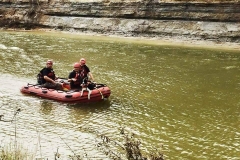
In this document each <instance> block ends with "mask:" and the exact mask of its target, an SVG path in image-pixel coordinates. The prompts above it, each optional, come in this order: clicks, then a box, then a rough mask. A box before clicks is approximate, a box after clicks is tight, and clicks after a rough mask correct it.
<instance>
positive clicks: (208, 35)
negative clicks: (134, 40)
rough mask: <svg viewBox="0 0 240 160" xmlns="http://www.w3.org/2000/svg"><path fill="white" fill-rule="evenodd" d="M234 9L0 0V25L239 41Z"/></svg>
mask: <svg viewBox="0 0 240 160" xmlns="http://www.w3.org/2000/svg"><path fill="white" fill-rule="evenodd" d="M226 2H227V1H226ZM239 8H240V2H231V3H230V2H227V3H189V2H177V3H166V2H159V1H156V0H144V1H137V0H136V1H126V2H125V1H108V0H104V1H100V0H92V1H74V0H72V1H71V2H70V1H68V2H64V0H60V1H55V0H40V1H37V0H32V1H26V0H22V1H21V0H20V1H16V2H14V1H7V0H0V27H20V28H21V27H24V28H26V29H31V28H34V27H46V28H56V29H62V30H74V31H81V32H96V33H101V34H118V35H125V36H147V37H178V36H181V37H185V38H191V39H208V40H209V39H210V40H213V41H222V42H239V41H240V23H239V22H240V10H239Z"/></svg>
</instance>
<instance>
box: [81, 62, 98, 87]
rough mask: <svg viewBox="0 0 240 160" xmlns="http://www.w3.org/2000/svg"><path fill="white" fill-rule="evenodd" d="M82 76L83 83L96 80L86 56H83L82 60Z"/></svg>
mask: <svg viewBox="0 0 240 160" xmlns="http://www.w3.org/2000/svg"><path fill="white" fill-rule="evenodd" d="M79 63H80V65H81V66H80V70H79V72H80V77H81V79H82V83H85V84H86V83H87V82H88V81H92V82H93V81H94V79H93V75H92V73H91V72H90V69H89V68H88V66H87V65H86V60H85V58H81V59H80V61H79ZM89 78H90V79H89Z"/></svg>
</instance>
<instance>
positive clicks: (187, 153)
mask: <svg viewBox="0 0 240 160" xmlns="http://www.w3.org/2000/svg"><path fill="white" fill-rule="evenodd" d="M0 36H1V37H2V39H0V60H1V62H2V63H0V73H1V74H0V79H1V80H2V81H1V84H2V85H1V90H0V97H1V100H0V109H1V110H0V115H4V119H11V118H12V117H13V114H14V111H16V109H17V108H19V107H20V108H21V112H20V113H19V114H18V115H17V121H16V127H15V123H7V122H2V121H0V129H1V133H0V135H1V136H0V142H1V144H4V143H6V142H7V141H11V140H13V139H14V138H15V130H16V133H17V134H16V135H17V140H18V141H20V142H22V143H24V144H26V145H28V144H31V148H34V151H33V153H34V154H35V155H36V157H46V158H50V157H53V155H54V153H55V152H56V151H57V148H58V149H59V152H60V154H62V159H67V157H68V155H74V154H76V155H88V158H90V159H91V158H93V157H91V156H93V155H94V156H96V157H95V158H98V159H107V158H108V157H107V156H106V155H105V154H104V153H103V151H101V150H99V149H98V148H97V147H96V141H97V140H98V137H99V134H102V135H107V136H109V137H110V138H111V139H113V140H117V139H118V138H119V128H121V127H126V128H127V129H128V130H130V131H132V132H134V133H135V134H136V135H137V137H138V138H140V139H141V141H142V146H141V147H142V148H143V153H151V152H152V151H153V150H154V149H155V147H159V146H160V144H163V146H164V147H163V153H164V155H165V157H166V158H167V159H179V157H180V159H237V158H238V157H239V152H240V149H239V145H240V143H239V135H240V132H239V128H240V126H239V124H240V103H239V96H240V94H239V93H240V92H239V91H240V83H239V79H240V76H239V74H238V73H239V66H240V61H239V60H240V52H238V51H227V50H210V49H208V50H207V49H194V48H183V47H179V46H178V47H176V46H175V47H174V46H172V47H171V46H163V45H156V44H154V45H150V44H149V43H148V44H145V43H144V42H139V41H138V42H135V41H131V40H126V41H120V40H117V39H108V38H103V37H82V36H79V35H67V34H60V33H37V32H36V33H34V32H3V31H1V32H0ZM81 57H85V58H86V59H87V64H88V66H89V67H90V70H91V72H92V73H93V74H94V78H95V80H96V81H97V82H98V83H105V84H107V85H108V86H109V87H110V88H111V96H110V98H109V100H107V101H103V102H100V103H90V104H66V103H59V102H55V101H51V100H46V99H41V98H38V97H33V96H28V95H24V94H21V93H20V91H19V89H20V87H21V86H22V85H25V84H26V83H28V82H29V83H35V82H36V74H37V73H38V72H39V70H40V69H41V68H42V67H44V66H45V61H46V60H47V59H53V60H54V66H53V67H54V70H55V72H56V73H57V75H58V76H60V77H67V75H68V73H69V72H70V71H71V70H72V64H74V63H75V62H76V61H78V60H79V59H80V58H81ZM83 128H88V129H89V130H91V131H92V132H88V131H86V130H83ZM90 155H91V156H90ZM50 159H51V158H50Z"/></svg>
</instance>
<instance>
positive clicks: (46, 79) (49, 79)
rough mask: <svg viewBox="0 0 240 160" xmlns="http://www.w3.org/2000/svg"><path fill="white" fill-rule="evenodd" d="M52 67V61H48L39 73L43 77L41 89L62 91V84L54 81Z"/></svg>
mask: <svg viewBox="0 0 240 160" xmlns="http://www.w3.org/2000/svg"><path fill="white" fill-rule="evenodd" d="M52 66H53V61H52V60H48V61H47V62H46V67H45V68H43V69H42V70H41V71H40V73H41V74H42V77H43V78H42V87H45V88H50V89H56V90H63V87H62V84H60V83H58V82H56V81H55V80H56V76H55V72H54V70H53V68H52Z"/></svg>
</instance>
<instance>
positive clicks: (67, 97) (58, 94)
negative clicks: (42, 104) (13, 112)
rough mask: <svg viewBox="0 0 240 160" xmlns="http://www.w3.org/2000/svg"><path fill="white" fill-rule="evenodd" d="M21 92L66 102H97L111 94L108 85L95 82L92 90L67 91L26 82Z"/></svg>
mask: <svg viewBox="0 0 240 160" xmlns="http://www.w3.org/2000/svg"><path fill="white" fill-rule="evenodd" d="M21 92H22V93H25V94H30V95H34V96H38V97H42V98H47V99H52V100H56V101H60V102H67V103H88V102H98V101H102V100H106V99H107V98H108V97H109V96H110V94H111V91H110V89H109V87H107V86H106V85H105V84H96V87H95V88H94V89H93V90H88V89H83V90H69V91H61V90H54V89H47V88H43V87H41V85H35V84H27V85H26V86H23V87H22V88H21Z"/></svg>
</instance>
